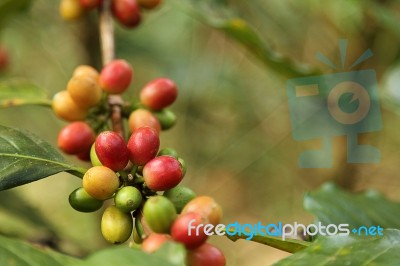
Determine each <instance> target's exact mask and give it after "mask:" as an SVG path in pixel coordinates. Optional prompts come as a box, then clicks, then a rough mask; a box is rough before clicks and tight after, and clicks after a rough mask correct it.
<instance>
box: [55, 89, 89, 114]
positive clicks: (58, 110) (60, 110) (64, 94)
mask: <svg viewBox="0 0 400 266" xmlns="http://www.w3.org/2000/svg"><path fill="white" fill-rule="evenodd" d="M52 107H53V111H54V113H55V114H56V115H57V116H58V117H60V118H62V119H64V120H67V121H78V120H84V119H85V118H86V115H87V110H86V109H85V108H82V107H80V106H78V105H77V104H76V103H75V102H74V100H72V98H71V95H69V93H68V91H66V90H63V91H60V92H58V93H57V94H55V95H54V97H53V102H52Z"/></svg>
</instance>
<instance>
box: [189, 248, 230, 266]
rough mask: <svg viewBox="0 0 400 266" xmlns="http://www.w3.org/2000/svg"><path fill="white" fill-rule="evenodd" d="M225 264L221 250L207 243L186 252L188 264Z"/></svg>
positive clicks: (195, 265)
mask: <svg viewBox="0 0 400 266" xmlns="http://www.w3.org/2000/svg"><path fill="white" fill-rule="evenodd" d="M225 264H226V260H225V256H224V254H223V253H222V251H221V250H219V249H218V248H216V247H214V246H213V245H211V244H208V243H204V244H203V245H201V246H200V247H198V248H196V249H194V250H190V251H189V252H188V254H187V265H188V266H225Z"/></svg>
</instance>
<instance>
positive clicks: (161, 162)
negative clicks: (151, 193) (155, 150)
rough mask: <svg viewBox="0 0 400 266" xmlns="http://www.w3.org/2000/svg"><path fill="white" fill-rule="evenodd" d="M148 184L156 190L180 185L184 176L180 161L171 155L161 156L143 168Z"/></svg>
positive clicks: (145, 180)
mask: <svg viewBox="0 0 400 266" xmlns="http://www.w3.org/2000/svg"><path fill="white" fill-rule="evenodd" d="M143 178H144V182H145V183H146V185H147V186H148V187H149V188H150V189H152V190H155V191H165V190H168V189H171V188H173V187H175V186H176V185H178V184H179V183H180V182H181V181H182V178H183V173H182V168H181V164H180V163H179V161H178V160H177V159H175V158H173V157H171V156H168V155H164V156H159V157H156V158H154V159H153V160H151V161H150V162H148V163H147V164H146V165H145V166H144V168H143Z"/></svg>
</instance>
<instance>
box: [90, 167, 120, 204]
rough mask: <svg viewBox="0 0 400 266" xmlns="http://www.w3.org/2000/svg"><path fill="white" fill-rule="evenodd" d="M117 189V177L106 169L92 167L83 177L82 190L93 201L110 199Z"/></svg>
mask: <svg viewBox="0 0 400 266" xmlns="http://www.w3.org/2000/svg"><path fill="white" fill-rule="evenodd" d="M118 187H119V179H118V176H117V175H116V174H115V173H114V171H113V170H111V169H110V168H108V167H105V166H94V167H92V168H90V169H89V170H87V172H86V173H85V175H84V176H83V188H84V189H85V190H86V192H87V193H88V194H89V195H90V196H92V197H93V198H95V199H99V200H105V199H108V198H110V197H111V196H112V195H113V194H114V193H115V192H116V191H117V189H118Z"/></svg>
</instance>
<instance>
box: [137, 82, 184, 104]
mask: <svg viewBox="0 0 400 266" xmlns="http://www.w3.org/2000/svg"><path fill="white" fill-rule="evenodd" d="M177 96H178V89H177V88H176V85H175V83H174V82H173V81H172V80H169V79H166V78H159V79H155V80H153V81H151V82H150V83H148V84H147V85H146V86H144V88H143V89H142V90H141V92H140V101H141V102H142V103H143V104H144V105H145V106H147V107H149V108H151V109H153V110H161V109H163V108H165V107H167V106H169V105H171V104H172V103H173V102H174V101H175V100H176V97H177Z"/></svg>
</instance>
